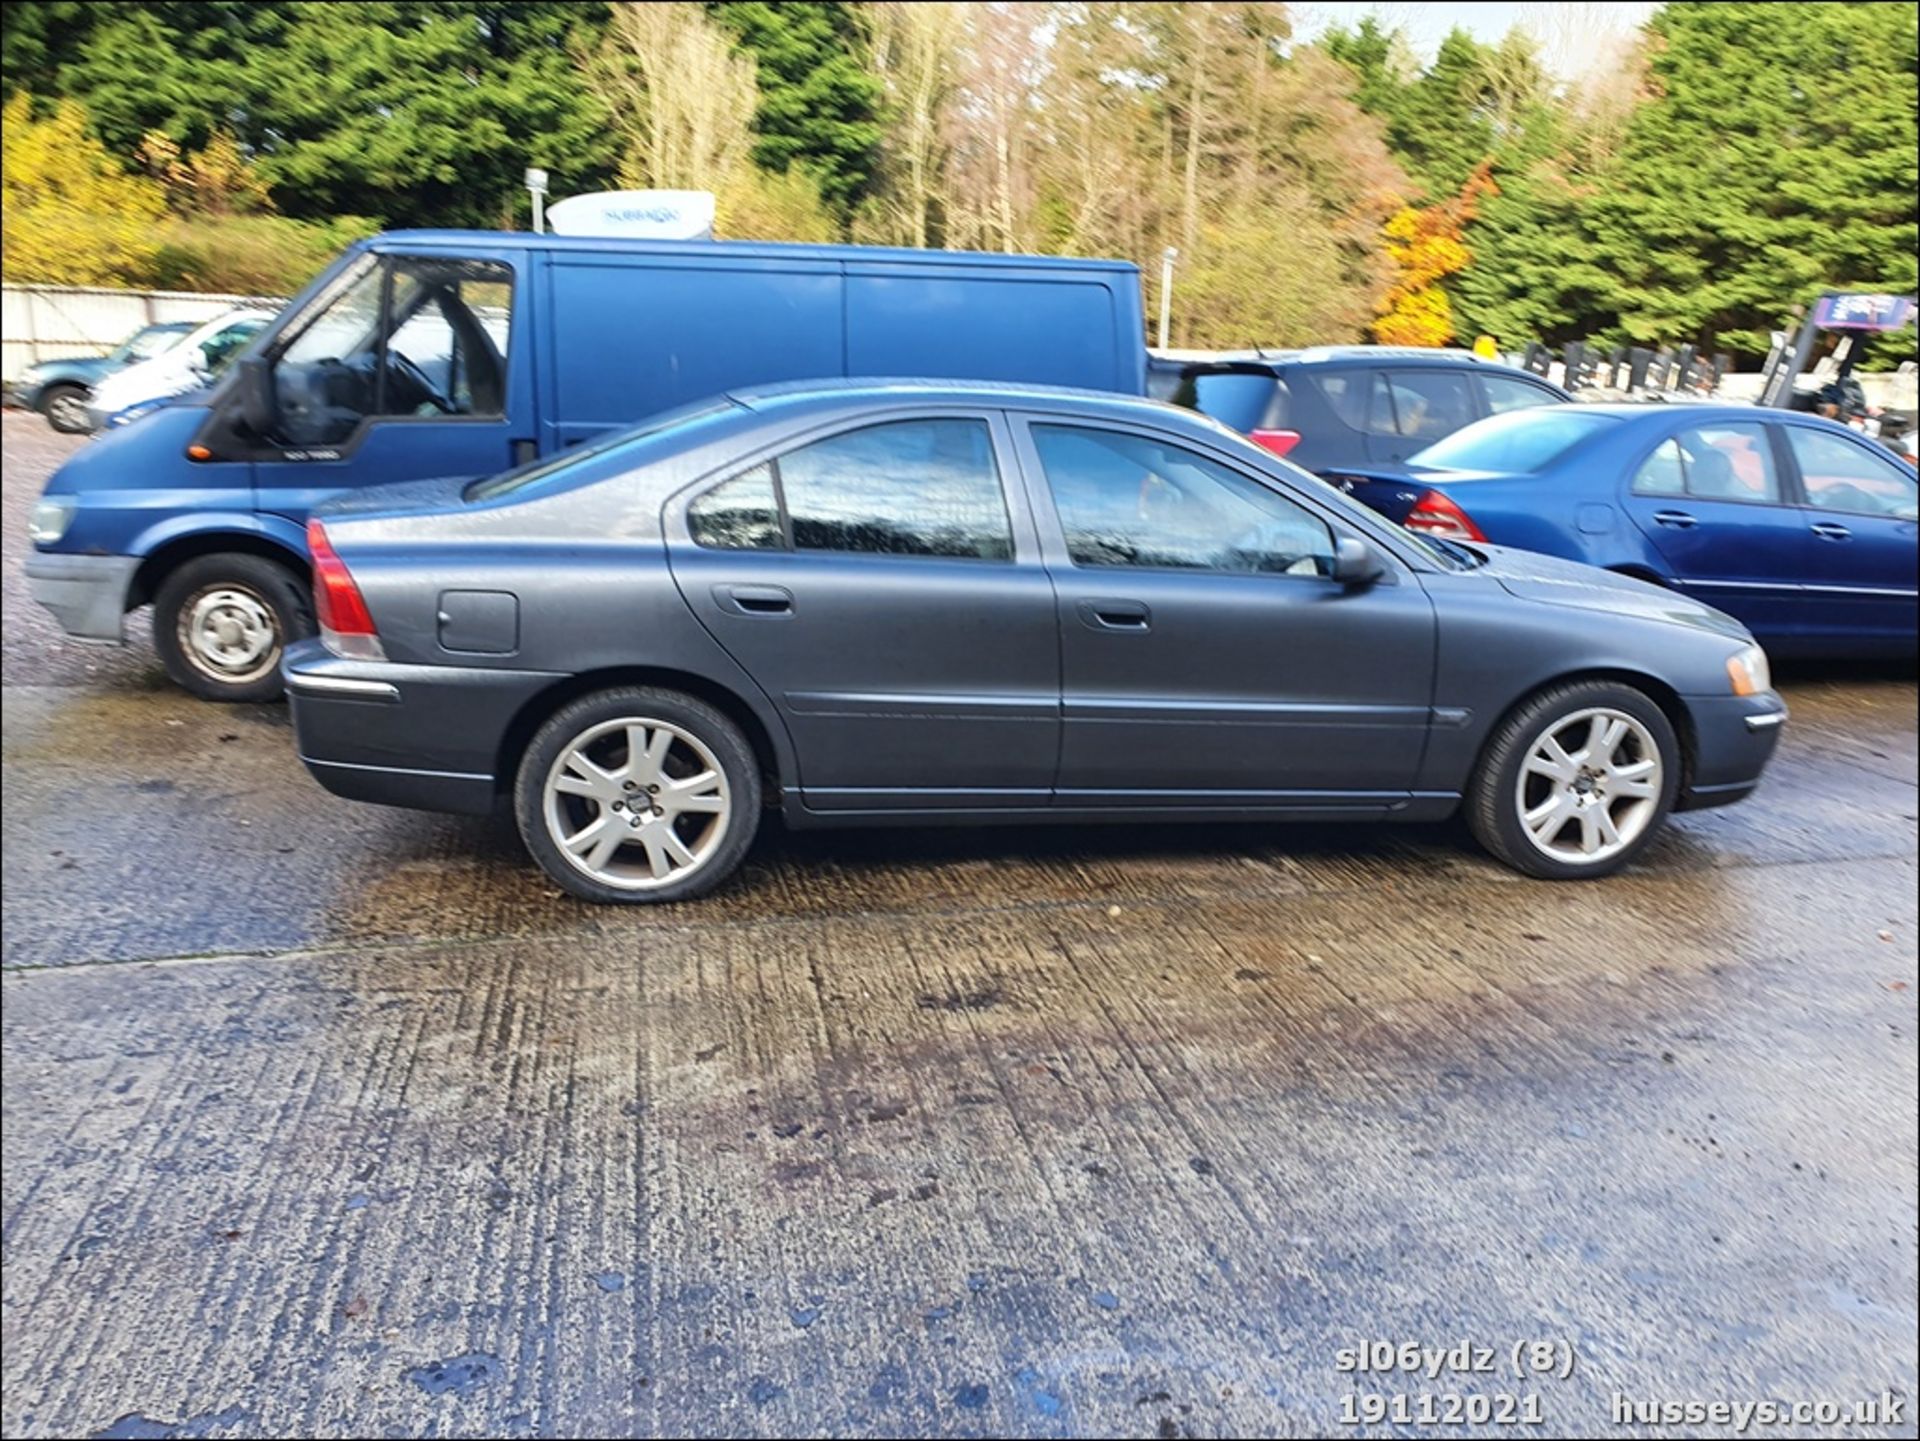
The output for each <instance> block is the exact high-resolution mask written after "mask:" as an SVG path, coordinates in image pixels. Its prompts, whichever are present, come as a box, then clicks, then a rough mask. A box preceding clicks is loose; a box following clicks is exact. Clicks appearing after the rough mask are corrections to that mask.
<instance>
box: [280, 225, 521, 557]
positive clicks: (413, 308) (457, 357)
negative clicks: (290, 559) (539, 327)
mask: <svg viewBox="0 0 1920 1441" xmlns="http://www.w3.org/2000/svg"><path fill="white" fill-rule="evenodd" d="M519 280H520V277H519V276H518V275H517V274H516V270H515V262H513V261H510V260H507V259H500V258H484V259H483V258H479V257H471V258H463V257H456V256H445V255H388V256H377V255H368V256H366V257H365V258H364V260H363V261H362V263H361V264H359V265H358V266H356V267H353V268H351V269H349V270H346V271H344V272H342V274H341V275H340V277H339V278H338V279H337V280H336V282H335V283H334V284H333V285H332V286H330V287H329V288H328V289H327V290H325V291H323V292H322V293H321V294H320V295H318V296H316V297H315V298H314V300H313V301H312V302H311V303H310V306H309V314H308V315H306V316H304V317H300V318H298V319H296V320H295V321H294V322H293V323H292V324H291V325H289V326H288V327H287V329H286V330H285V332H284V333H283V334H282V335H281V336H280V337H279V338H278V339H277V341H276V343H275V348H274V350H273V352H271V353H270V355H269V357H268V359H269V362H270V364H271V366H272V375H273V392H274V402H275V412H276V414H275V421H274V433H273V435H272V436H271V437H270V444H268V445H267V446H265V447H263V448H262V449H261V450H259V451H257V452H256V458H255V461H254V492H255V504H256V505H257V507H258V508H259V509H261V510H263V511H267V512H270V513H273V514H276V515H284V516H286V517H288V518H289V519H292V520H296V521H297V520H300V519H302V518H304V517H305V515H306V514H307V512H308V511H310V510H311V509H313V507H314V506H316V505H318V504H319V503H320V502H321V501H322V500H325V499H326V498H327V497H328V496H330V495H333V494H337V493H338V492H339V491H341V490H343V489H346V488H348V487H358V486H365V485H382V484H387V483H390V482H394V481H403V480H425V479H428V478H431V477H435V476H449V475H474V476H479V475H491V474H493V473H494V472H496V471H500V470H505V469H507V468H508V467H509V466H511V465H513V464H515V463H517V462H518V461H520V460H523V459H528V458H530V457H531V446H532V443H533V437H534V435H535V430H534V426H533V415H532V409H533V400H532V396H533V387H532V383H531V377H530V376H529V375H528V373H527V372H528V370H529V368H530V367H529V366H528V365H527V364H526V357H527V355H528V353H529V347H528V344H527V338H526V333H525V332H526V331H527V329H528V327H527V326H526V324H525V323H524V319H525V317H524V311H525V303H526V302H525V292H526V290H527V289H528V287H526V286H525V285H524V284H521V283H519Z"/></svg>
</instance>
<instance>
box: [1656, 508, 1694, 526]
mask: <svg viewBox="0 0 1920 1441" xmlns="http://www.w3.org/2000/svg"><path fill="white" fill-rule="evenodd" d="M1653 520H1654V524H1656V525H1670V526H1672V527H1673V528H1674V529H1675V530H1692V529H1693V528H1694V527H1695V526H1696V525H1698V524H1700V522H1699V521H1697V520H1695V519H1694V518H1693V517H1692V516H1690V515H1688V514H1687V513H1686V512H1685V511H1684V510H1656V511H1655V512H1654V513H1653Z"/></svg>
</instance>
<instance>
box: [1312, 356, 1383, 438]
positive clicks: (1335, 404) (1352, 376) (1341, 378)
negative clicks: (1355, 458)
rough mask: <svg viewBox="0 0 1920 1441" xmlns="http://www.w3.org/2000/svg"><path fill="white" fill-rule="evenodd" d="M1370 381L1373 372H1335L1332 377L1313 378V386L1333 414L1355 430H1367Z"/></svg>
mask: <svg viewBox="0 0 1920 1441" xmlns="http://www.w3.org/2000/svg"><path fill="white" fill-rule="evenodd" d="M1372 381H1373V372H1371V371H1367V370H1348V371H1336V372H1334V373H1333V374H1332V375H1316V376H1314V377H1313V383H1314V385H1315V386H1316V387H1317V388H1318V389H1319V391H1320V394H1321V395H1322V396H1323V397H1324V398H1325V400H1326V402H1327V404H1328V405H1329V406H1330V407H1331V408H1332V410H1333V413H1334V414H1335V415H1337V416H1339V417H1340V419H1341V422H1342V423H1343V424H1346V425H1350V426H1352V427H1353V428H1354V429H1355V430H1365V429H1366V428H1367V392H1368V389H1369V388H1370V386H1371V383H1372Z"/></svg>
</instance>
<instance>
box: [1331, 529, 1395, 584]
mask: <svg viewBox="0 0 1920 1441" xmlns="http://www.w3.org/2000/svg"><path fill="white" fill-rule="evenodd" d="M1386 573H1387V567H1386V564H1385V563H1384V562H1383V561H1382V560H1381V559H1380V557H1379V555H1378V554H1377V553H1376V552H1375V551H1374V548H1373V547H1372V546H1370V545H1368V544H1367V543H1366V542H1365V541H1364V540H1360V539H1358V538H1357V537H1355V536H1351V535H1343V536H1341V537H1339V538H1338V539H1337V540H1335V541H1334V543H1333V578H1334V579H1335V580H1337V581H1339V582H1340V584H1342V585H1351V586H1362V585H1372V584H1373V583H1374V582H1375V581H1377V580H1378V579H1380V577H1381V576H1383V575H1385V574H1386Z"/></svg>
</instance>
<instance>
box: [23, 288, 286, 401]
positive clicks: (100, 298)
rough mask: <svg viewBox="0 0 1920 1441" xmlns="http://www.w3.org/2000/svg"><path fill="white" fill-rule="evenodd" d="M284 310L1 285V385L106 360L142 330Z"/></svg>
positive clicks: (160, 295) (184, 294) (276, 303)
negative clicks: (41, 371)
mask: <svg viewBox="0 0 1920 1441" xmlns="http://www.w3.org/2000/svg"><path fill="white" fill-rule="evenodd" d="M285 304H286V301H285V300H284V299H280V298H275V297H272V296H260V295H203V294H200V293H198V292H193V291H182V290H109V289H102V288H96V287H91V286H79V285H0V380H7V381H11V380H13V379H14V378H15V377H16V376H18V375H19V374H20V372H21V371H23V370H25V369H26V368H27V367H28V366H29V365H32V364H34V363H35V362H36V361H41V360H55V359H59V358H61V357H64V356H71V355H100V354H103V353H105V352H106V351H109V350H111V349H113V347H114V346H116V345H118V344H119V343H120V342H121V341H123V340H125V339H126V338H127V337H128V336H129V335H131V334H133V332H134V331H136V330H138V329H139V328H140V327H141V326H143V325H152V324H154V323H156V322H158V321H165V320H192V321H201V320H211V319H213V317H214V316H216V315H218V314H220V313H221V312H222V311H225V310H231V309H233V308H234V307H235V306H237V305H256V306H263V307H265V308H266V309H268V310H278V309H279V308H280V307H281V306H283V305H285Z"/></svg>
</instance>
